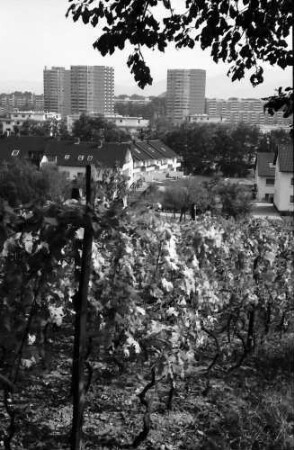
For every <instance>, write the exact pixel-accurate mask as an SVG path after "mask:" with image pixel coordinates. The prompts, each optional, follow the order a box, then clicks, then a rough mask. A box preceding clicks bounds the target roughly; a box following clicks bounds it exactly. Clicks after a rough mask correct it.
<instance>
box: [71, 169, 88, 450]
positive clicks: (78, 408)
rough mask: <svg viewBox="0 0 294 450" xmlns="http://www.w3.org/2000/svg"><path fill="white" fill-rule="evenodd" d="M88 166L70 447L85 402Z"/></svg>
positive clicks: (78, 441)
mask: <svg viewBox="0 0 294 450" xmlns="http://www.w3.org/2000/svg"><path fill="white" fill-rule="evenodd" d="M91 200H92V190H91V166H90V165H87V166H86V211H85V226H84V230H85V231H84V239H83V252H82V262H81V273H80V280H79V289H78V293H77V297H76V301H75V312H76V317H75V330H74V346H73V365H72V395H73V419H72V431H71V450H81V449H82V427H83V412H84V406H85V385H84V363H85V347H86V330H87V302H88V289H89V280H90V273H91V258H92V242H93V230H92V220H91Z"/></svg>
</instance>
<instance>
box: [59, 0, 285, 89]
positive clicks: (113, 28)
mask: <svg viewBox="0 0 294 450" xmlns="http://www.w3.org/2000/svg"><path fill="white" fill-rule="evenodd" d="M69 2H70V3H71V5H70V7H69V8H68V11H67V16H69V15H71V16H72V18H73V20H74V21H77V20H79V19H82V21H83V22H84V23H85V24H91V25H92V26H93V27H97V29H98V37H97V40H96V41H95V42H94V44H93V46H94V48H96V49H97V50H98V51H99V52H100V53H101V54H102V56H105V55H107V54H109V55H111V54H113V53H114V51H115V50H116V49H119V50H123V49H124V47H125V45H126V44H130V45H131V46H132V47H133V53H132V54H130V55H129V57H128V60H127V64H128V66H129V68H130V70H131V72H132V73H133V74H134V78H135V80H136V82H137V83H138V85H139V86H140V87H141V88H144V87H145V86H146V85H147V84H152V76H151V74H150V69H149V67H148V64H147V63H146V62H145V60H144V56H143V54H142V48H143V47H147V48H149V49H158V50H159V51H161V52H164V51H165V49H166V47H167V46H168V44H170V43H173V44H174V45H175V47H176V48H177V49H181V48H187V47H188V48H191V49H193V48H194V47H195V45H196V44H199V45H200V47H201V49H202V50H205V49H210V51H211V56H212V58H213V60H214V61H215V62H219V61H223V62H225V63H229V64H231V67H230V69H229V72H228V74H229V75H230V76H231V78H232V81H235V80H240V79H242V78H243V77H244V76H245V73H246V72H247V71H250V70H251V71H252V70H253V73H252V74H251V76H250V81H251V83H252V85H253V86H256V85H258V84H260V83H262V82H263V66H262V64H263V63H264V62H267V63H270V64H271V65H277V66H279V67H281V68H282V69H285V68H286V67H287V66H291V65H293V51H292V49H290V48H289V46H288V44H287V38H288V37H289V36H290V31H291V26H292V2H290V1H289V0H280V1H277V0H250V1H249V0H243V1H230V0H210V1H208V0H198V1H196V0H186V2H185V7H184V6H181V7H180V8H179V5H178V4H179V2H178V1H176V0H107V1H98V0H69ZM182 3H184V2H182Z"/></svg>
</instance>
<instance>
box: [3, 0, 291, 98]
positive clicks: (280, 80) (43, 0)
mask: <svg viewBox="0 0 294 450" xmlns="http://www.w3.org/2000/svg"><path fill="white" fill-rule="evenodd" d="M69 5H70V3H69V2H68V0H0V54H1V60H0V93H1V92H12V91H14V90H20V91H23V90H32V91H33V92H36V93H42V92H43V81H42V80H43V69H44V67H45V66H47V67H51V66H62V67H66V68H69V67H70V66H71V65H107V66H112V67H114V70H115V94H124V93H125V94H128V95H130V94H133V93H137V94H141V95H145V96H148V95H159V94H161V93H163V92H164V91H165V90H166V74H167V70H168V69H176V68H182V69H205V70H206V76H207V81H206V97H210V98H211V97H218V98H228V97H233V96H235V97H264V96H269V95H272V94H273V93H274V89H275V88H277V87H279V86H286V85H292V72H291V70H290V69H287V70H286V71H283V70H282V69H279V68H276V67H275V68H273V67H271V66H267V67H265V81H264V83H263V84H262V85H261V86H260V87H257V88H253V87H252V86H251V85H250V82H249V77H248V76H247V79H245V80H242V81H241V82H239V81H236V82H234V83H232V82H231V81H230V79H229V78H228V77H227V76H226V73H227V71H228V68H229V66H228V65H225V64H223V63H218V64H216V63H214V62H213V61H212V59H211V57H210V55H209V52H208V51H205V52H203V51H202V50H200V49H193V50H190V49H186V50H183V49H181V50H176V49H174V48H173V47H169V48H168V50H167V51H166V52H165V53H160V52H158V51H151V50H148V51H144V56H145V59H146V62H147V64H148V65H149V66H150V69H151V75H152V77H153V85H152V86H151V87H147V88H145V89H144V90H141V89H140V88H138V87H137V85H136V83H135V81H134V79H133V76H132V75H131V74H130V72H129V69H128V67H127V64H126V62H127V58H128V55H129V54H130V53H131V49H130V48H128V49H124V50H122V51H121V50H118V51H116V52H115V53H114V54H113V55H111V56H107V57H102V56H101V55H100V54H99V53H98V51H97V50H94V49H93V47H92V44H93V43H94V41H95V40H96V37H97V31H96V30H95V28H93V27H92V26H91V25H84V24H83V22H82V21H78V22H73V20H72V19H71V17H69V18H66V17H65V14H66V11H67V8H68V6H69Z"/></svg>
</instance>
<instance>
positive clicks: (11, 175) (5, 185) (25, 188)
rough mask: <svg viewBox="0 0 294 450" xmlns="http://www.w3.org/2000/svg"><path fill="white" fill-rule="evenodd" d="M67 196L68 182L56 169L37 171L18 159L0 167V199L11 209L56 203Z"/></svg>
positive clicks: (46, 168) (48, 168)
mask: <svg viewBox="0 0 294 450" xmlns="http://www.w3.org/2000/svg"><path fill="white" fill-rule="evenodd" d="M68 194H69V186H68V182H67V180H66V179H65V176H64V174H62V173H60V172H58V170H57V169H56V168H52V167H45V168H44V170H39V169H37V168H36V166H34V165H33V164H31V163H30V162H28V161H25V160H18V159H16V160H14V161H12V162H11V163H8V164H7V163H5V164H4V163H3V164H2V165H1V166H0V198H1V199H3V200H6V201H7V202H8V203H9V205H11V206H13V207H17V206H19V205H22V204H26V203H30V204H33V203H35V204H42V203H44V202H45V201H46V200H53V201H56V200H60V199H61V198H62V197H67V196H68Z"/></svg>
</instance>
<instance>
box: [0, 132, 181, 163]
mask: <svg viewBox="0 0 294 450" xmlns="http://www.w3.org/2000/svg"><path fill="white" fill-rule="evenodd" d="M13 150H19V152H18V154H17V155H15V156H17V157H26V156H28V155H30V154H31V153H41V154H44V155H45V156H47V157H54V158H56V162H57V165H59V166H67V167H80V166H81V167H83V166H85V165H87V164H96V165H99V164H100V165H104V166H107V167H113V166H114V165H115V164H118V165H120V166H121V165H122V164H123V163H124V161H125V159H126V153H127V151H128V150H130V152H131V154H132V158H133V160H134V161H147V160H148V161H151V160H158V159H165V158H177V157H178V155H177V154H176V153H175V152H174V151H173V150H171V149H170V148H169V147H168V146H166V145H165V144H163V142H161V141H160V140H150V141H137V142H135V143H131V142H124V143H117V142H104V143H103V144H101V143H95V142H79V143H75V142H74V141H70V140H69V141H63V140H57V139H53V138H48V137H39V136H20V137H15V136H11V137H6V138H3V139H0V160H7V161H8V160H10V159H12V158H13V157H14V156H13V155H12V151H13ZM15 153H16V152H15Z"/></svg>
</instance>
